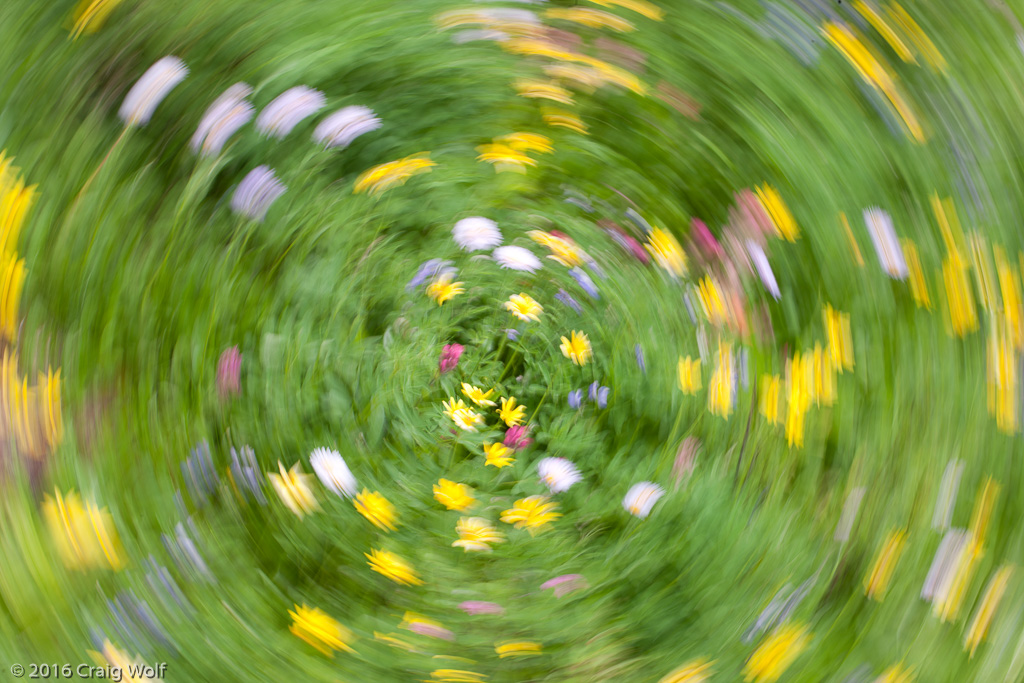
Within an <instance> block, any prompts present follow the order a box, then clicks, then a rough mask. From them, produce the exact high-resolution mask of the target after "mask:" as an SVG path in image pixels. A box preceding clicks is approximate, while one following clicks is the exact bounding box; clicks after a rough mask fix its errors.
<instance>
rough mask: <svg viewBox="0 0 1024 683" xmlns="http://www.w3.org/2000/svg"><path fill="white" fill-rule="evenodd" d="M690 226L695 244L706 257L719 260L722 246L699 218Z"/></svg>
mask: <svg viewBox="0 0 1024 683" xmlns="http://www.w3.org/2000/svg"><path fill="white" fill-rule="evenodd" d="M690 225H691V226H692V227H693V236H694V239H696V240H697V244H698V245H699V246H700V247H701V249H703V250H704V252H705V253H707V255H708V256H711V257H714V258H721V256H722V246H721V245H720V244H719V243H718V240H716V239H715V236H714V235H712V234H711V231H710V230H708V226H707V224H706V223H704V221H702V220H701V219H699V218H694V219H693V220H692V221H691V222H690Z"/></svg>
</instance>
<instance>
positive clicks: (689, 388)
mask: <svg viewBox="0 0 1024 683" xmlns="http://www.w3.org/2000/svg"><path fill="white" fill-rule="evenodd" d="M679 388H680V389H682V390H683V393H684V394H696V393H697V392H698V391H700V388H701V382H700V359H699V358H698V359H697V360H693V359H692V358H690V357H689V356H687V357H686V358H683V357H682V356H680V357H679Z"/></svg>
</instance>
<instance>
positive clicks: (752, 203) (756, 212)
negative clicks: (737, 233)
mask: <svg viewBox="0 0 1024 683" xmlns="http://www.w3.org/2000/svg"><path fill="white" fill-rule="evenodd" d="M736 204H737V205H738V206H739V210H740V214H741V216H742V217H743V219H744V222H745V223H746V224H747V226H748V227H749V228H751V229H753V228H756V231H755V234H752V235H748V237H751V238H753V239H758V238H762V239H763V237H762V236H763V235H771V234H773V233H774V232H775V227H774V225H773V224H772V219H771V216H769V215H768V213H767V212H766V211H765V210H764V206H763V205H762V204H761V201H760V200H759V199H758V198H757V196H756V195H755V194H754V193H753V192H751V191H750V190H743V191H742V192H740V193H738V194H737V195H736Z"/></svg>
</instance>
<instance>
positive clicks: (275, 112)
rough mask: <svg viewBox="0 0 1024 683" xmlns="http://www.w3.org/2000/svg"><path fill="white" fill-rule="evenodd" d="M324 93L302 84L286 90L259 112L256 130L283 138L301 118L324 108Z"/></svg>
mask: <svg viewBox="0 0 1024 683" xmlns="http://www.w3.org/2000/svg"><path fill="white" fill-rule="evenodd" d="M325 101H326V100H325V99H324V94H323V93H322V92H320V91H319V90H313V89H312V88H308V87H306V86H304V85H300V86H297V87H295V88H291V89H290V90H286V91H284V92H283V93H281V94H280V95H278V96H277V99H275V100H274V101H273V102H271V103H270V104H268V105H267V106H266V107H265V108H264V109H263V111H261V112H260V115H259V117H257V119H256V130H258V131H259V132H260V133H263V134H265V135H269V136H270V137H273V138H283V137H284V136H286V135H288V133H290V132H292V129H293V128H295V126H297V125H299V123H301V122H302V120H303V119H305V118H307V117H310V116H312V115H313V114H315V113H317V112H318V111H320V110H321V109H323V108H324V103H325Z"/></svg>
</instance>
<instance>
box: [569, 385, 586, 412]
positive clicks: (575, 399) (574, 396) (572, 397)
mask: <svg viewBox="0 0 1024 683" xmlns="http://www.w3.org/2000/svg"><path fill="white" fill-rule="evenodd" d="M582 404H583V390H582V389H576V390H574V391H570V392H569V407H570V408H572V409H573V410H579V409H580V406H581V405H582Z"/></svg>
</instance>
